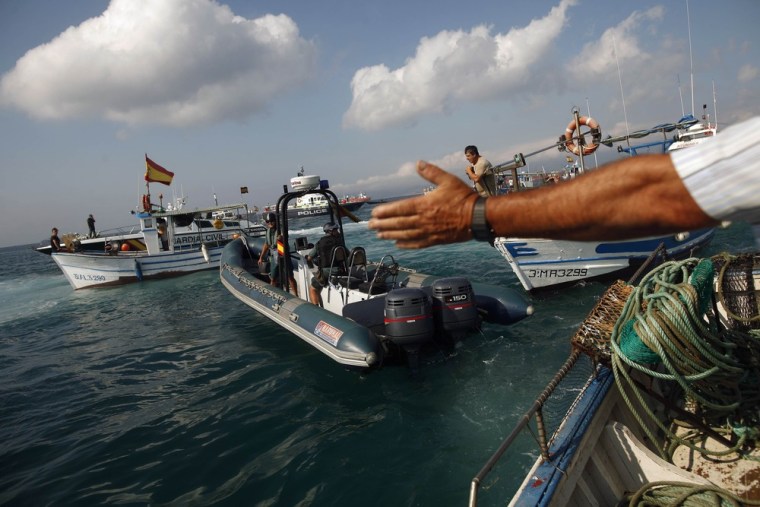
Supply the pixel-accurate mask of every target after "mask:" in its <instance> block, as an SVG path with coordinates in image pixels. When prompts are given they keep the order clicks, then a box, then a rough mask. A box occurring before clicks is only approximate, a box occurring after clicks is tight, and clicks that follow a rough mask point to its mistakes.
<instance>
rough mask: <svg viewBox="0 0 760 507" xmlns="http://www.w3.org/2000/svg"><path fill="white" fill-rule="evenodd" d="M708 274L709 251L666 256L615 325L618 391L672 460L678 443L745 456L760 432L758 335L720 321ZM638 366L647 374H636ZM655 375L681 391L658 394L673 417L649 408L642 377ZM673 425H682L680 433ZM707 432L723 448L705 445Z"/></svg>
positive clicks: (612, 345) (614, 361) (714, 453)
mask: <svg viewBox="0 0 760 507" xmlns="http://www.w3.org/2000/svg"><path fill="white" fill-rule="evenodd" d="M712 281H713V265H712V262H711V261H710V260H709V259H704V260H702V261H701V262H700V260H699V259H695V258H691V259H687V260H685V261H680V262H674V261H671V262H667V263H664V264H662V265H660V266H658V267H657V268H655V269H653V270H652V271H651V272H650V273H648V274H647V275H646V276H645V277H644V278H643V279H642V281H641V283H640V284H639V285H638V286H637V287H635V288H634V289H633V291H632V292H631V295H630V297H629V298H628V300H627V301H626V303H625V306H624V308H623V311H622V314H621V316H620V318H619V319H618V321H617V322H616V324H615V326H614V328H613V330H612V336H611V339H610V348H611V354H612V369H613V372H614V374H615V382H616V384H617V386H618V389H619V392H620V394H621V396H622V397H623V399H624V400H625V402H626V403H627V404H628V406H629V408H630V409H631V413H632V414H633V415H634V417H635V418H636V420H637V422H638V423H639V425H640V426H641V428H642V430H643V431H644V432H645V433H646V435H647V436H648V437H649V439H650V440H651V441H652V442H658V441H661V440H659V439H657V438H655V435H654V433H653V431H652V430H653V428H654V427H655V426H656V427H658V428H659V430H660V431H661V433H662V434H663V435H664V436H665V439H664V441H662V445H661V446H659V451H660V454H661V456H662V457H663V459H666V460H669V461H670V459H671V456H672V452H673V451H674V450H675V449H676V448H677V447H678V446H680V445H684V446H687V447H689V448H690V449H692V450H694V451H696V452H699V453H702V454H703V455H706V456H712V457H718V456H727V455H731V454H734V453H738V454H739V455H742V456H744V457H747V452H746V451H747V450H748V449H749V448H750V447H752V445H750V444H754V441H755V440H756V439H758V436H760V416H759V415H760V414H758V402H759V401H760V371H759V370H760V368H759V367H760V341H759V340H758V339H757V338H756V337H753V336H752V335H750V334H748V333H744V332H740V331H735V330H726V329H724V328H723V327H722V326H719V323H718V320H717V319H716V318H715V317H714V312H713V311H710V306H711V302H712V297H711V296H712ZM706 312H707V313H706ZM706 315H713V317H712V318H709V319H708V318H706ZM635 372H639V373H640V374H643V376H644V379H645V380H643V381H642V380H639V379H640V378H641V375H638V379H637V378H634V377H636V376H637V375H635ZM647 378H648V379H649V380H646V379H647ZM655 379H656V380H658V381H663V382H665V383H666V384H669V385H670V386H671V387H674V388H675V389H673V390H672V391H675V392H676V394H680V396H679V397H678V398H680V401H679V399H678V398H675V397H674V398H671V399H664V398H663V399H661V400H659V401H661V402H662V403H663V405H665V408H666V409H667V410H670V411H671V412H673V413H675V415H676V417H668V418H664V419H666V420H669V419H672V420H673V421H675V422H674V425H670V424H669V425H666V424H665V423H663V422H662V420H663V418H662V417H658V416H657V415H656V414H655V412H654V409H653V408H652V405H653V404H652V403H651V398H649V397H648V396H652V393H653V392H654V393H655V396H656V391H655V390H653V389H650V386H647V385H645V384H646V383H647V382H648V383H649V384H650V385H651V384H652V383H653V381H654V380H655ZM665 391H667V389H666V390H665ZM645 395H646V396H645ZM645 417H646V418H647V419H648V420H649V423H650V424H647V422H646V421H645V420H644V419H645ZM678 426H681V427H684V428H686V429H687V431H686V432H685V433H686V434H685V435H684V434H683V433H684V432H683V431H681V432H678V428H677V427H678ZM705 432H707V434H708V435H709V436H710V437H712V438H715V439H717V440H719V441H720V442H721V443H722V444H723V446H724V447H725V448H724V449H722V450H714V449H713V450H711V449H707V448H706V447H705V446H704V445H702V444H703V443H704V439H705ZM677 433H680V434H677ZM749 459H752V458H749Z"/></svg>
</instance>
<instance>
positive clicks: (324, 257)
mask: <svg viewBox="0 0 760 507" xmlns="http://www.w3.org/2000/svg"><path fill="white" fill-rule="evenodd" d="M322 230H324V231H325V235H324V236H322V237H321V238H320V239H319V241H317V244H316V245H314V248H312V249H311V251H310V252H309V253H308V254H306V260H307V262H309V263H316V266H317V267H318V268H319V272H318V275H316V276H314V278H312V279H311V287H309V296H310V299H311V302H312V303H314V304H315V305H319V304H320V298H319V293H320V292H322V289H323V288H324V287H325V285H327V280H329V278H330V262H331V261H332V251H333V248H335V247H336V246H338V245H343V238H341V236H340V227H338V225H337V224H335V223H333V222H328V223H326V224H325V225H324V226H323V227H322Z"/></svg>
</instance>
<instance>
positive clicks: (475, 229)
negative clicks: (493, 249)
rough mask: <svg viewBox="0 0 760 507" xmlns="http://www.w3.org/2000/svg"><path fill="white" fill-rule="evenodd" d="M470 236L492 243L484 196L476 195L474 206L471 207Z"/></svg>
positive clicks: (492, 236)
mask: <svg viewBox="0 0 760 507" xmlns="http://www.w3.org/2000/svg"><path fill="white" fill-rule="evenodd" d="M470 229H471V230H472V237H473V238H474V239H477V240H478V241H488V242H489V243H493V239H494V233H493V229H491V224H489V223H488V220H487V219H486V198H485V197H480V196H478V200H477V201H475V206H474V207H473V208H472V223H471V224H470Z"/></svg>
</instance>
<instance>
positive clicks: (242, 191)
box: [240, 187, 248, 194]
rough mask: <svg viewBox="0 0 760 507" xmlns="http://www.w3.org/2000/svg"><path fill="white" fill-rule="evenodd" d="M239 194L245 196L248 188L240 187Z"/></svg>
mask: <svg viewBox="0 0 760 507" xmlns="http://www.w3.org/2000/svg"><path fill="white" fill-rule="evenodd" d="M240 193H241V194H247V193H248V187H240Z"/></svg>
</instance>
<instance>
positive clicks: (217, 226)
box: [213, 218, 224, 229]
mask: <svg viewBox="0 0 760 507" xmlns="http://www.w3.org/2000/svg"><path fill="white" fill-rule="evenodd" d="M213 225H214V229H221V228H222V227H224V222H222V221H221V220H219V219H218V218H217V219H216V220H214V222H213Z"/></svg>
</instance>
